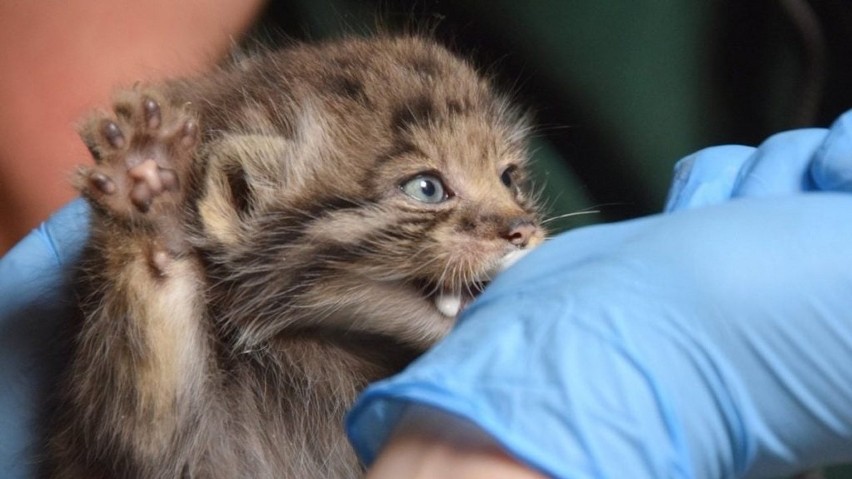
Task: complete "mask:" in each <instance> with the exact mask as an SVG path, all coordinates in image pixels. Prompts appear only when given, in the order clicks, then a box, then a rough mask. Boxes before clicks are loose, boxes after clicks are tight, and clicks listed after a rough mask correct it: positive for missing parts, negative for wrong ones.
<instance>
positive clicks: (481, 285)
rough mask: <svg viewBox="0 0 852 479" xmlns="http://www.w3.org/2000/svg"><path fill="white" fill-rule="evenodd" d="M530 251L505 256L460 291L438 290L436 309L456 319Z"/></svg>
mask: <svg viewBox="0 0 852 479" xmlns="http://www.w3.org/2000/svg"><path fill="white" fill-rule="evenodd" d="M530 251H531V250H530V249H523V250H515V251H512V252H510V253H508V254H506V255H505V256H503V257H502V258H501V259H500V261H499V262H498V263H497V264H496V265H495V266H494V267H493V268H491V269H489V270H487V271H486V272H485V273H484V274H482V275H481V276H482V278H481V279H479V280H476V281H474V282H473V283H471V284H468V285H466V286H465V287H462V288H460V289H458V290H447V289H438V291H437V292H436V293H435V294H434V295H433V296H434V297H433V298H432V299H433V301H434V303H435V308H436V309H437V310H438V311H439V312H440V313H441V314H443V315H444V316H446V317H448V318H455V317H456V316H458V314H459V313H460V312H461V311H463V310H464V309H465V308H467V307H468V306H469V305H470V304H471V303H472V302H473V300H474V299H476V297H477V296H479V294H480V293H481V292H482V291H483V290H484V289H485V287H486V286H488V284H490V283H491V280H492V279H494V278H495V277H496V276H497V275H498V274H500V273H502V272H503V271H505V270H506V269H508V268H509V267H510V266H512V265H513V264H515V263H516V262H517V261H518V260H519V259H521V258H522V257H524V256H525V255H526V254H527V253H529V252H530Z"/></svg>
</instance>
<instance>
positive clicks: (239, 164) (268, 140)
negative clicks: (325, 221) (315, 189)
mask: <svg viewBox="0 0 852 479" xmlns="http://www.w3.org/2000/svg"><path fill="white" fill-rule="evenodd" d="M291 149H292V145H291V144H290V143H289V142H288V141H287V140H286V139H284V138H281V137H278V136H271V135H263V134H237V135H226V136H225V137H223V138H221V139H220V140H217V141H215V142H213V143H211V144H209V145H208V146H207V147H206V152H205V153H206V156H207V159H208V163H207V172H206V175H205V179H204V194H203V196H202V197H201V198H200V200H199V202H198V211H199V214H200V216H201V221H202V223H203V226H204V230H205V232H206V233H207V234H209V235H210V236H212V237H213V238H215V239H217V240H218V241H219V242H221V243H224V244H234V243H236V242H238V241H239V239H240V236H241V234H242V233H243V231H244V228H245V226H246V222H247V221H250V219H251V217H252V216H254V215H255V214H256V213H257V212H258V211H262V210H263V209H264V207H265V206H266V203H267V202H268V201H269V200H270V199H272V198H274V197H275V196H276V195H275V194H274V193H275V190H278V191H280V190H281V189H282V188H285V187H286V176H287V175H286V171H285V165H284V162H285V161H286V159H287V157H288V156H289V154H290V152H291ZM279 196H280V194H279Z"/></svg>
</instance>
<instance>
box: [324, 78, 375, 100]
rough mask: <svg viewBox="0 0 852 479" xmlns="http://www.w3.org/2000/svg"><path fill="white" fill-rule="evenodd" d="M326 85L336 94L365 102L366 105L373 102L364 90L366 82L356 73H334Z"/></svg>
mask: <svg viewBox="0 0 852 479" xmlns="http://www.w3.org/2000/svg"><path fill="white" fill-rule="evenodd" d="M326 86H327V88H328V91H329V92H330V93H332V94H334V95H337V96H340V97H343V98H346V99H349V100H355V101H358V102H361V103H364V105H365V106H370V104H371V102H370V100H369V98H368V97H367V94H366V92H365V91H364V83H363V82H362V81H361V80H360V79H358V78H356V77H355V76H354V75H332V76H330V77H329V78H328V80H327V85H326Z"/></svg>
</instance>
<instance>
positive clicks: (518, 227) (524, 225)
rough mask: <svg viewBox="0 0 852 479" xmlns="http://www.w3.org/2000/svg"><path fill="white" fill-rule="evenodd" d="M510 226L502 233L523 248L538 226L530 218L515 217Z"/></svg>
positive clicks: (510, 241)
mask: <svg viewBox="0 0 852 479" xmlns="http://www.w3.org/2000/svg"><path fill="white" fill-rule="evenodd" d="M508 226H509V227H508V228H506V230H505V232H504V233H503V235H502V236H503V238H505V239H506V241H508V242H509V243H512V244H513V245H515V246H520V247H521V248H524V247H526V245H527V243H529V241H530V238H531V237H532V235H533V233H535V231H536V226H535V225H534V224H533V222H532V221H531V220H529V219H528V218H515V219H513V220H512V221H510V222H509V225H508Z"/></svg>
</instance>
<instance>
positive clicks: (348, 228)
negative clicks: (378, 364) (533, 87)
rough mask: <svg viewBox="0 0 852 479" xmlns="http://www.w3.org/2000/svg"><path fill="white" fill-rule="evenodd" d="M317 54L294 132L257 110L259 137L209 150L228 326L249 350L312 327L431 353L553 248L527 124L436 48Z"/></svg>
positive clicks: (350, 47)
mask: <svg viewBox="0 0 852 479" xmlns="http://www.w3.org/2000/svg"><path fill="white" fill-rule="evenodd" d="M302 53H304V52H299V54H302ZM308 53H310V55H312V56H311V57H310V58H315V57H316V58H321V59H322V58H324V59H326V60H316V61H315V63H312V64H311V65H309V66H307V67H305V66H304V65H303V66H301V67H300V69H301V71H302V72H303V73H301V74H302V75H303V76H302V77H300V78H297V79H296V80H298V81H299V82H302V83H299V82H297V83H299V84H300V85H301V93H300V94H292V93H291V96H290V98H291V99H292V101H293V102H294V104H295V105H296V107H295V108H293V111H294V113H293V116H292V118H287V119H286V125H287V128H288V132H289V133H290V134H289V135H288V136H281V135H275V134H272V132H274V131H275V128H276V124H277V123H276V122H279V120H281V119H276V118H274V117H272V118H270V117H264V116H263V113H259V111H260V110H259V109H258V108H256V107H255V106H252V107H250V108H248V109H247V110H246V112H244V117H245V118H253V120H251V121H250V122H249V123H252V122H253V126H252V128H251V131H247V130H250V129H249V128H248V124H246V127H245V128H242V129H241V128H235V130H236V131H235V132H234V133H233V134H228V135H226V136H224V137H222V138H221V139H220V140H218V141H216V142H214V143H211V144H209V145H208V148H209V151H210V157H211V161H210V167H209V168H208V173H207V187H206V195H205V196H204V197H203V198H202V199H201V201H200V203H199V211H200V213H201V218H202V222H203V223H204V227H205V231H206V234H208V235H209V236H210V237H211V238H212V239H213V240H214V243H215V244H216V247H211V248H210V250H211V251H214V252H215V253H214V254H212V255H211V257H212V258H213V259H212V264H213V269H212V270H213V271H214V272H216V273H215V274H217V275H219V276H220V278H219V279H220V280H221V283H220V290H221V291H225V292H226V293H223V297H226V298H227V301H229V302H230V306H229V307H226V308H223V310H224V311H226V312H227V315H229V316H230V317H227V318H225V320H226V321H229V322H230V323H232V324H235V325H238V328H239V330H240V334H241V335H242V340H243V341H244V342H245V343H248V344H251V343H257V342H259V341H262V340H264V339H266V338H270V337H272V336H274V335H276V334H278V333H280V332H282V331H285V330H294V329H301V330H313V331H318V330H322V331H327V332H330V331H337V332H348V333H353V332H354V333H361V334H368V335H382V336H391V337H393V338H396V339H398V340H401V341H404V342H407V343H410V344H413V345H416V346H418V347H422V346H428V345H430V344H431V343H432V342H434V341H435V340H437V339H438V338H440V337H441V336H442V335H443V334H444V333H445V332H446V331H447V330H448V329H449V327H450V326H451V325H452V323H453V320H454V319H455V317H456V315H457V314H458V313H459V310H460V309H462V308H463V307H464V306H465V305H466V304H467V303H469V302H470V301H471V300H472V299H473V297H474V296H475V295H476V294H477V293H478V292H479V291H481V289H482V288H483V287H484V285H485V284H486V283H487V282H488V281H489V280H490V279H491V278H492V277H493V276H494V275H495V274H496V273H497V272H499V271H500V270H501V269H503V268H504V267H505V266H506V265H507V264H509V263H511V262H513V261H514V260H515V259H517V258H518V257H519V256H520V255H522V254H524V253H525V252H527V251H529V249H530V248H532V247H534V246H535V245H537V244H538V243H540V242H541V241H542V239H543V237H544V231H543V229H542V228H541V226H540V224H539V218H538V215H537V211H536V205H535V204H534V201H533V199H532V198H531V197H530V195H529V192H528V191H527V181H526V172H525V167H526V159H527V156H528V155H527V151H526V145H525V134H526V131H527V128H526V125H525V123H524V121H523V119H522V116H521V115H519V114H517V112H516V111H515V110H514V109H513V108H511V107H510V106H509V104H508V103H507V102H506V101H505V100H504V99H503V98H501V97H500V96H498V95H496V94H494V93H493V92H492V90H491V87H490V86H489V85H488V83H487V82H486V81H484V80H483V79H482V78H480V77H479V76H478V75H477V74H476V73H475V72H474V70H473V69H472V68H471V67H470V66H469V65H468V64H467V63H465V62H464V61H462V60H460V59H458V58H457V57H455V56H453V55H451V54H450V53H449V52H447V51H446V50H444V49H442V48H440V47H438V46H436V45H435V44H433V43H430V42H427V41H423V40H418V39H410V38H406V39H382V40H371V41H365V40H360V41H350V42H346V43H343V44H332V45H327V46H325V47H323V48H320V49H314V48H312V49H310V50H309V51H308ZM297 57H298V55H296V56H295V57H291V58H289V61H291V62H293V61H296V58H297ZM299 58H300V57H299ZM341 58H346V59H347V63H346V64H347V65H348V66H347V67H346V68H343V67H341V66H340V65H341V63H340V60H341ZM311 61H314V60H311ZM329 72H331V73H329ZM329 74H332V75H337V77H336V78H337V79H336V80H334V81H333V82H332V83H333V84H330V83H329V81H328V80H327V76H328V75H329ZM289 81H291V83H292V82H293V81H294V80H292V79H290V80H289ZM340 85H345V88H343V89H341V87H340ZM261 110H262V109H261ZM258 117H260V118H261V120H260V123H263V124H264V125H265V126H264V127H263V129H265V131H261V132H260V133H258V131H257V124H258V121H257V120H258Z"/></svg>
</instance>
